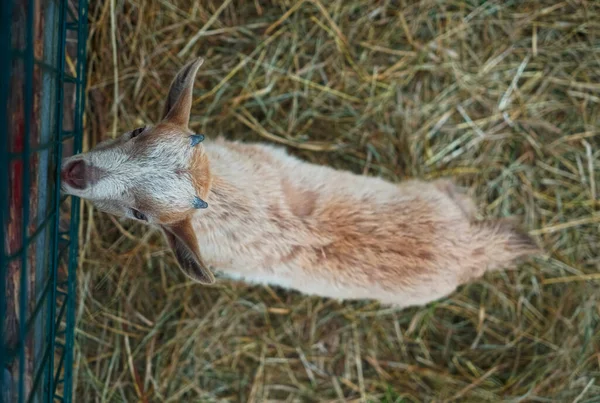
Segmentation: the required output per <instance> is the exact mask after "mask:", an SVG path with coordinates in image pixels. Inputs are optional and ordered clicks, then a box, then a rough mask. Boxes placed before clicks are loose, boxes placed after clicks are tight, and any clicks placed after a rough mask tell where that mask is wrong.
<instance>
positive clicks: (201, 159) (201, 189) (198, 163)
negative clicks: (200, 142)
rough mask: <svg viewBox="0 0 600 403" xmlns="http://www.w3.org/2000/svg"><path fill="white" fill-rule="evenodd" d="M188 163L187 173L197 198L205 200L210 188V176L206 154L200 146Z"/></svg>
mask: <svg viewBox="0 0 600 403" xmlns="http://www.w3.org/2000/svg"><path fill="white" fill-rule="evenodd" d="M197 147H198V150H197V151H196V152H195V153H194V156H193V157H192V160H191V161H190V167H189V172H190V175H191V179H192V183H193V185H194V189H196V193H197V195H198V197H200V198H201V199H203V200H206V198H207V197H208V193H209V191H210V188H211V183H212V175H211V172H210V163H209V161H208V157H207V156H206V153H205V152H204V150H203V149H202V148H200V146H197Z"/></svg>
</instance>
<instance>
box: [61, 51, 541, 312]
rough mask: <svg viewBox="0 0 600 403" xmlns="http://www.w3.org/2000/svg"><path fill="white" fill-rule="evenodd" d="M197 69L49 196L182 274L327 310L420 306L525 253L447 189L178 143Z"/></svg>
mask: <svg viewBox="0 0 600 403" xmlns="http://www.w3.org/2000/svg"><path fill="white" fill-rule="evenodd" d="M202 62H203V60H202V59H201V58H199V59H196V60H194V61H192V62H190V63H189V64H187V65H186V66H185V67H183V69H182V70H181V71H180V72H179V73H178V74H177V76H176V77H175V79H174V81H173V83H172V85H171V88H170V91H169V95H168V97H167V101H166V105H165V108H164V114H163V119H162V120H161V121H160V122H159V123H158V124H157V125H155V126H146V127H141V128H138V129H135V130H133V131H130V132H127V133H125V134H123V135H122V136H121V137H120V138H117V139H114V140H108V141H106V142H103V143H101V144H99V145H98V146H97V147H96V148H94V149H93V150H91V151H90V152H87V153H83V154H79V155H75V156H73V157H70V158H67V159H65V160H64V161H63V167H62V173H61V176H62V180H63V182H62V183H63V191H64V192H66V193H69V194H72V195H75V196H79V197H82V198H84V199H88V200H90V201H91V202H92V203H93V204H94V205H95V206H96V207H97V208H98V209H99V210H103V211H106V212H108V213H112V214H114V215H117V216H125V217H130V218H133V219H137V220H140V221H144V222H147V223H149V224H152V225H156V226H158V227H160V228H161V229H162V230H163V232H164V234H165V236H166V239H167V240H168V244H169V246H170V247H171V249H172V250H173V252H174V254H175V257H176V258H177V261H178V263H179V266H180V267H181V269H182V270H183V272H184V273H185V274H186V275H187V276H188V277H190V278H191V279H193V280H194V281H197V282H199V283H202V284H211V283H213V282H214V281H215V278H214V276H213V274H212V272H213V271H215V272H218V273H221V274H222V275H225V276H226V277H230V278H234V279H242V280H245V281H248V282H251V283H262V284H271V285H275V286H281V287H285V288H290V289H295V290H298V291H301V292H303V293H306V294H312V295H320V296H324V297H332V298H338V299H376V300H379V301H381V302H383V303H389V304H393V305H396V306H409V305H417V304H425V303H427V302H430V301H433V300H436V299H439V298H441V297H444V296H447V295H448V294H450V293H451V292H453V291H454V290H455V289H456V287H457V286H459V285H461V284H463V283H465V282H467V281H469V280H472V279H475V278H477V277H479V276H481V275H482V274H483V273H485V272H486V271H490V270H495V269H500V268H507V267H508V266H511V265H515V264H516V262H517V260H519V259H521V258H524V257H527V256H530V255H532V254H535V253H537V252H538V248H537V246H536V244H535V242H534V241H533V240H532V239H531V238H530V237H529V236H528V235H527V234H526V233H524V232H521V231H520V230H518V229H517V227H516V225H514V222H513V221H510V220H506V219H501V220H487V221H477V220H475V219H474V213H475V208H474V204H473V202H472V201H471V200H470V199H469V198H468V197H467V196H466V195H464V194H463V193H461V192H460V191H459V190H458V189H457V187H455V186H454V185H453V184H452V183H451V182H450V181H447V180H437V181H433V182H423V181H418V180H411V181H407V182H404V183H400V184H393V183H389V182H386V181H384V180H382V179H378V178H374V177H367V176H359V175H355V174H352V173H350V172H343V171H338V170H335V169H332V168H329V167H325V166H318V165H314V164H310V163H307V162H304V161H301V160H299V159H297V158H294V157H292V156H289V155H288V154H286V152H285V150H283V149H281V148H278V147H273V146H271V145H265V144H243V143H239V142H230V141H226V140H224V139H216V140H214V141H209V140H206V141H202V140H203V139H204V138H203V136H201V135H197V134H195V133H193V132H192V131H190V129H189V128H188V122H189V118H190V109H191V106H192V89H193V82H194V79H195V76H196V73H197V71H198V68H199V67H200V65H201V64H202Z"/></svg>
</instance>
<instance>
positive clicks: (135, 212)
mask: <svg viewBox="0 0 600 403" xmlns="http://www.w3.org/2000/svg"><path fill="white" fill-rule="evenodd" d="M131 211H132V212H133V216H134V217H135V218H137V219H138V220H140V221H148V217H146V216H145V215H144V214H143V213H140V212H139V211H138V210H136V209H131Z"/></svg>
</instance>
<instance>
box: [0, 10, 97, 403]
mask: <svg viewBox="0 0 600 403" xmlns="http://www.w3.org/2000/svg"><path fill="white" fill-rule="evenodd" d="M0 7H1V8H0V55H1V56H0V74H1V75H2V77H0V125H1V127H0V136H1V139H0V141H1V142H0V212H1V216H2V218H1V220H2V221H1V224H2V225H0V232H1V234H0V235H1V236H2V241H3V247H2V250H1V252H0V279H2V285H1V286H0V336H1V337H0V340H1V341H2V343H1V344H0V361H1V362H2V376H0V391H1V394H0V399H1V400H0V402H10V403H12V402H26V401H27V402H42V401H43V402H53V401H65V402H70V401H72V390H73V389H72V388H73V386H72V384H73V353H74V348H73V346H74V329H75V302H76V273H75V270H76V266H77V247H78V242H77V238H78V237H77V235H78V228H79V200H78V199H76V198H73V199H72V198H70V197H61V193H60V174H59V173H60V161H61V159H62V158H63V157H64V156H66V155H69V154H72V153H75V152H79V151H80V150H81V143H82V132H83V111H84V100H85V64H86V35H87V1H86V0H79V1H77V0H70V1H69V0H38V1H36V0H12V1H11V0H3V1H2V3H1V5H0Z"/></svg>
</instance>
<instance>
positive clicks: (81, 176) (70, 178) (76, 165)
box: [60, 160, 87, 190]
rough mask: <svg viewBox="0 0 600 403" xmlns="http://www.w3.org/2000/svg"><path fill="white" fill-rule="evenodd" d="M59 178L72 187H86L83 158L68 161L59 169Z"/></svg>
mask: <svg viewBox="0 0 600 403" xmlns="http://www.w3.org/2000/svg"><path fill="white" fill-rule="evenodd" d="M60 178H61V179H62V181H63V182H64V183H66V184H67V185H69V186H70V187H72V188H74V189H80V190H81V189H84V188H85V187H86V185H87V184H86V179H85V178H86V165H85V162H84V161H83V160H76V161H73V162H70V163H68V164H67V165H66V166H65V167H64V168H63V169H62V171H61V173H60Z"/></svg>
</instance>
